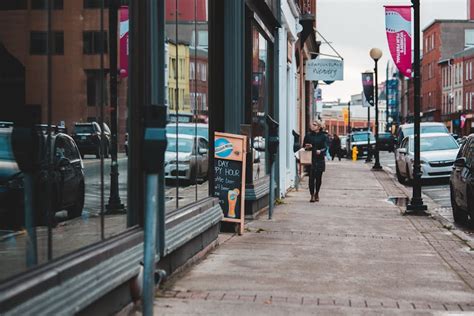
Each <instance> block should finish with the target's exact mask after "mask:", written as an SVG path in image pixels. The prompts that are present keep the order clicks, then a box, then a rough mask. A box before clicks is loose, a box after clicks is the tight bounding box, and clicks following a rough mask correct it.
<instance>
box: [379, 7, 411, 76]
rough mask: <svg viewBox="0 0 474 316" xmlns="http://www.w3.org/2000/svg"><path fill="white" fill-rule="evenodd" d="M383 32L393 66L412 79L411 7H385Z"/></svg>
mask: <svg viewBox="0 0 474 316" xmlns="http://www.w3.org/2000/svg"><path fill="white" fill-rule="evenodd" d="M385 30H386V32H387V40H388V46H389V48H390V53H391V55H392V58H393V61H394V62H395V65H396V66H397V68H398V69H399V70H400V72H401V73H402V74H403V75H404V76H405V77H407V78H411V77H412V68H411V67H412V51H411V6H385Z"/></svg>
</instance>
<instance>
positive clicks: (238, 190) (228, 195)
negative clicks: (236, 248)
mask: <svg viewBox="0 0 474 316" xmlns="http://www.w3.org/2000/svg"><path fill="white" fill-rule="evenodd" d="M214 145H215V155H214V196H215V197H218V198H219V204H220V206H221V208H222V211H223V213H224V219H223V221H227V222H234V223H239V224H240V234H242V233H243V231H244V215H245V210H244V207H243V206H244V205H245V203H244V201H245V157H246V151H245V149H246V148H247V137H246V136H243V135H235V134H225V133H219V132H216V133H215V139H214Z"/></svg>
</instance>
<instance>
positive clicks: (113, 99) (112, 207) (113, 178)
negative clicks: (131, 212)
mask: <svg viewBox="0 0 474 316" xmlns="http://www.w3.org/2000/svg"><path fill="white" fill-rule="evenodd" d="M118 8H119V5H118V0H110V3H109V63H110V66H109V68H110V107H111V112H110V128H111V132H112V140H111V144H110V145H111V148H110V150H111V151H110V155H111V160H112V161H111V165H110V196H109V203H108V204H107V205H106V206H105V208H106V209H107V212H108V213H116V212H120V213H122V212H124V211H125V206H124V205H123V204H122V201H121V200H120V193H119V172H118V167H119V166H118V160H117V151H118V148H117V132H118V131H117V130H118V128H117V125H118V124H117V120H118V115H117V114H118V113H117V111H118V97H117V72H118V71H117V23H118Z"/></svg>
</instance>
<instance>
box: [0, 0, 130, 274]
mask: <svg viewBox="0 0 474 316" xmlns="http://www.w3.org/2000/svg"><path fill="white" fill-rule="evenodd" d="M0 2H1V4H0V79H1V80H0V94H1V95H2V100H1V101H0V108H1V109H2V111H1V112H0V226H1V227H0V253H2V257H1V258H0V282H1V281H2V280H4V279H5V278H7V277H9V276H12V275H14V274H17V273H19V272H22V271H24V270H26V269H27V268H28V267H31V266H34V265H36V264H41V263H45V262H47V261H49V260H52V259H54V258H56V257H59V256H62V255H65V254H68V253H71V252H73V251H75V250H77V249H79V248H82V247H84V246H87V245H90V244H92V243H96V242H99V241H101V240H103V239H104V238H107V237H110V236H113V235H116V234H118V233H119V232H121V231H123V230H124V229H126V213H125V210H126V206H127V183H126V181H127V156H126V155H125V153H124V150H125V145H126V142H125V137H126V120H127V118H126V113H127V108H126V105H127V95H128V93H127V90H128V78H127V69H126V64H127V61H128V60H127V58H128V52H124V51H123V47H127V48H128V43H127V42H125V45H120V44H119V43H120V38H122V37H123V36H124V33H123V32H120V31H118V32H117V39H116V41H115V42H117V47H116V48H114V47H112V49H111V47H109V45H110V44H111V40H110V36H111V34H110V32H109V22H111V21H109V18H108V17H109V13H110V12H109V10H118V8H117V7H115V8H112V7H109V3H108V1H104V0H96V1H86V0H74V1H57V0H54V1H36V0H35V1H32V2H31V6H30V8H29V7H28V6H27V5H26V2H24V1H0ZM4 2H5V3H4ZM48 3H50V4H52V5H53V7H52V9H53V10H47V5H48ZM101 7H105V9H104V10H103V11H102V10H101ZM85 8H87V11H84V9H85ZM123 9H124V10H126V7H124V8H123ZM120 10H122V9H120ZM117 13H122V12H117ZM49 14H51V15H49ZM48 21H49V22H50V23H48ZM115 22H116V24H117V28H118V30H120V22H121V15H118V16H117V20H116V21H115ZM48 25H53V26H54V28H53V29H48ZM127 25H128V23H127ZM112 42H114V41H112ZM121 48H122V50H121ZM112 54H113V55H114V56H116V57H117V58H118V62H119V65H118V67H120V70H118V71H117V74H118V78H117V84H116V87H115V88H114V87H113V86H111V83H112V81H111V76H112V73H111V71H110V60H111V56H112ZM119 55H120V56H119ZM124 65H125V66H124ZM122 67H123V69H122ZM115 100H116V101H117V107H118V109H117V113H118V118H117V124H116V125H117V127H115V124H114V117H113V115H112V114H113V102H115ZM7 108H8V109H9V111H8V112H7V111H3V109H7ZM18 135H20V136H21V137H27V138H28V137H29V140H33V139H34V143H37V147H35V146H30V147H31V148H29V147H28V146H24V145H23V146H18V145H14V144H18V143H16V142H15V141H14V140H13V139H15V137H17V136H18ZM114 135H116V136H117V144H118V150H119V152H118V155H117V157H116V158H113V157H114V156H113V155H112V153H113V148H114V147H113V145H114V142H113V139H114ZM20 143H21V144H29V143H28V142H24V141H22V142H20ZM28 153H29V155H28ZM112 159H114V162H113V163H112ZM25 162H26V164H25ZM29 163H32V164H33V165H34V168H30V169H25V167H24V166H25V165H28V164H29ZM113 165H115V166H118V175H117V177H116V178H117V181H115V183H113V182H114V181H111V174H112V166H113ZM30 184H31V185H30ZM113 188H115V190H114V189H113ZM112 192H115V197H117V194H118V196H119V204H123V205H122V207H121V208H116V207H115V208H114V207H108V206H110V205H112V206H113V205H116V204H114V203H112V202H114V199H112V198H111V197H113V196H114V195H113V194H112Z"/></svg>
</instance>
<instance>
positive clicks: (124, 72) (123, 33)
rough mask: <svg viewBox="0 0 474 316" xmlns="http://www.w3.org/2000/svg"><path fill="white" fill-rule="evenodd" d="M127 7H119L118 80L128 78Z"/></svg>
mask: <svg viewBox="0 0 474 316" xmlns="http://www.w3.org/2000/svg"><path fill="white" fill-rule="evenodd" d="M128 21H129V20H128V7H127V6H122V7H120V49H119V50H120V66H119V67H120V78H126V77H128V53H129V48H128V31H129V23H128Z"/></svg>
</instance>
